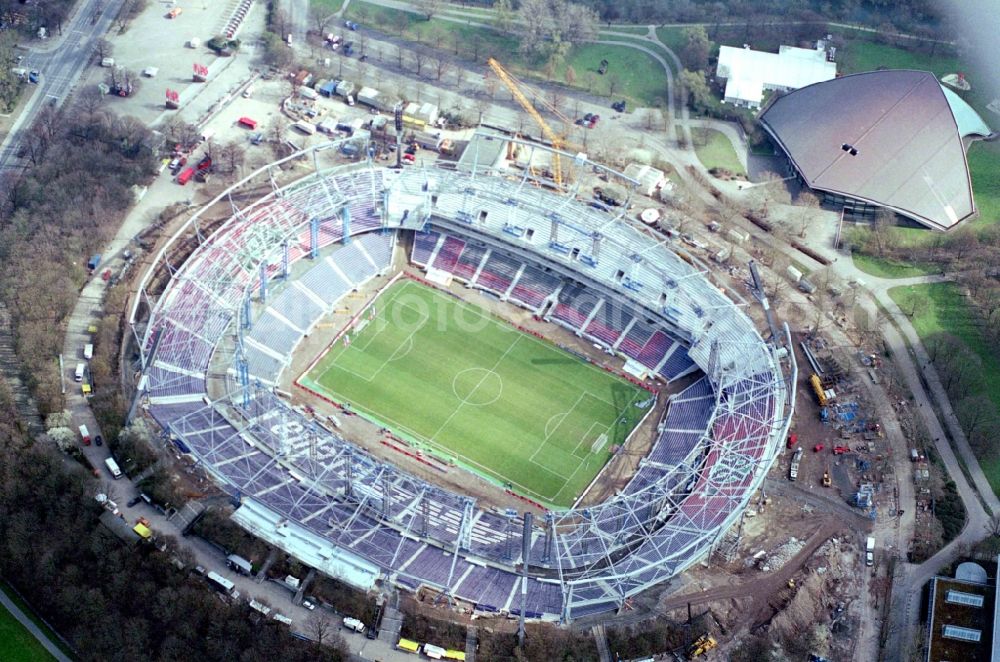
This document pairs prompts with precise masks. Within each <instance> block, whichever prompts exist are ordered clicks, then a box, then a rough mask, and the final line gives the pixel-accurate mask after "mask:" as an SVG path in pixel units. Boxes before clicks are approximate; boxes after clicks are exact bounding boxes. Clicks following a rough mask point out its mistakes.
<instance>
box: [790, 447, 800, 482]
mask: <svg viewBox="0 0 1000 662" xmlns="http://www.w3.org/2000/svg"><path fill="white" fill-rule="evenodd" d="M801 461H802V449H801V448H796V449H795V454H794V455H792V466H791V467H790V468H789V470H788V479H789V480H795V479H796V478H798V477H799V462H801Z"/></svg>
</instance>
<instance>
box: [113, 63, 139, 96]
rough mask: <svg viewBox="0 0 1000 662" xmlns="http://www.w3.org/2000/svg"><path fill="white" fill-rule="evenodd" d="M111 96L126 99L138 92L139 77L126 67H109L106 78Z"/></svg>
mask: <svg viewBox="0 0 1000 662" xmlns="http://www.w3.org/2000/svg"><path fill="white" fill-rule="evenodd" d="M106 80H107V84H108V87H110V88H111V92H112V94H117V95H119V96H123V97H128V96H132V95H133V94H134V93H135V92H137V91H138V90H139V86H140V84H141V82H140V79H139V75H138V74H137V73H136V72H134V71H132V70H131V69H129V68H128V67H111V69H109V70H108V74H107V77H106Z"/></svg>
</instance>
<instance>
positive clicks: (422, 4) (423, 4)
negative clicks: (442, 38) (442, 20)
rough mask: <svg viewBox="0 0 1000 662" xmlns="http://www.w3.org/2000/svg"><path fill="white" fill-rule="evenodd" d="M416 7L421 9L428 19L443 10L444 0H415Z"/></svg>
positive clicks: (418, 9)
mask: <svg viewBox="0 0 1000 662" xmlns="http://www.w3.org/2000/svg"><path fill="white" fill-rule="evenodd" d="M411 4H413V6H414V8H415V9H416V10H417V11H419V12H420V13H421V14H422V15H423V17H424V18H425V19H426V20H428V21H429V20H431V19H432V18H434V15H435V14H437V13H438V12H440V11H441V7H442V5H443V4H444V2H443V0H414V1H413V2H412V3H411Z"/></svg>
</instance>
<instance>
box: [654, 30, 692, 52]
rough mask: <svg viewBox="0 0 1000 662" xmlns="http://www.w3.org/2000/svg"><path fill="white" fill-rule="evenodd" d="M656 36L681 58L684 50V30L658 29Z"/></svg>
mask: <svg viewBox="0 0 1000 662" xmlns="http://www.w3.org/2000/svg"><path fill="white" fill-rule="evenodd" d="M656 36H657V37H659V39H660V41H662V42H663V44H664V45H665V46H666V47H667V48H669V49H670V50H672V51H673V52H674V54H676V55H677V56H678V57H680V51H681V49H682V48H684V43H685V41H684V28H679V27H670V28H656Z"/></svg>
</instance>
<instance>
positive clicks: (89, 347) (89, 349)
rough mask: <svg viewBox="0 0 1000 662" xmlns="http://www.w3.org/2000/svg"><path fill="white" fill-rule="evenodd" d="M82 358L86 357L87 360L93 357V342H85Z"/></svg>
mask: <svg viewBox="0 0 1000 662" xmlns="http://www.w3.org/2000/svg"><path fill="white" fill-rule="evenodd" d="M83 358H85V359H87V360H88V361H89V360H90V359H92V358H94V344H93V343H87V344H86V345H84V346H83Z"/></svg>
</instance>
